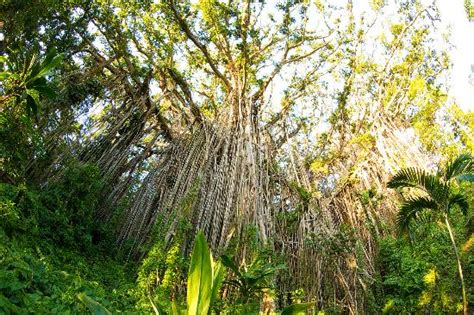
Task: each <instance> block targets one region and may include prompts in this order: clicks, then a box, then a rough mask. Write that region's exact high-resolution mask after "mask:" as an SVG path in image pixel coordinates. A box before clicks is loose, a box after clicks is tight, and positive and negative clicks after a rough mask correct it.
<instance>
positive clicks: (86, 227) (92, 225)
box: [0, 164, 474, 314]
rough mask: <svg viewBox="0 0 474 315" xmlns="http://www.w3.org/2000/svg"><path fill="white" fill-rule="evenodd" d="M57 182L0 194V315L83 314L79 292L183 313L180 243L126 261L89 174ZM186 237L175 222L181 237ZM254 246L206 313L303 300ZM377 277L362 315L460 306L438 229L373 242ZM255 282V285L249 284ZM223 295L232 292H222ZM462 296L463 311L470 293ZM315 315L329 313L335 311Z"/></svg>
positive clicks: (465, 222) (467, 252)
mask: <svg viewBox="0 0 474 315" xmlns="http://www.w3.org/2000/svg"><path fill="white" fill-rule="evenodd" d="M61 178H64V179H60V180H56V181H52V182H51V183H50V184H49V185H48V186H46V187H42V188H40V187H34V185H32V184H30V185H27V184H20V185H12V184H1V186H0V191H1V194H0V196H1V199H0V205H1V216H2V220H1V222H0V226H1V228H0V257H1V258H0V310H1V312H2V313H7V314H29V313H55V314H67V313H87V312H88V308H87V307H88V306H87V304H85V303H84V302H83V301H81V300H80V298H79V295H80V294H85V295H86V296H87V297H89V298H91V299H92V300H93V301H95V302H97V303H99V304H100V305H102V306H103V307H105V308H106V309H108V310H109V311H111V312H112V313H119V312H124V313H150V312H152V311H153V305H162V306H163V307H165V308H170V307H171V304H170V301H175V303H177V305H185V304H186V301H185V299H184V296H185V295H186V289H185V287H186V274H187V269H188V265H189V257H186V256H183V255H182V253H181V251H180V240H182V238H180V237H177V238H176V241H175V245H172V246H171V247H170V248H168V249H165V248H163V245H162V244H161V242H160V241H159V240H155V242H154V245H153V246H152V247H151V249H150V250H149V252H148V254H147V256H146V257H145V258H144V259H143V260H138V261H137V260H136V259H128V261H127V259H126V258H127V251H126V250H122V251H119V250H117V249H114V246H113V244H114V240H113V227H112V226H102V225H100V224H98V223H97V221H96V220H95V219H94V215H93V213H94V209H95V208H96V206H97V204H98V200H99V196H100V194H99V192H100V190H101V189H102V188H103V185H104V183H103V181H102V180H101V178H100V176H99V175H98V172H97V169H96V168H95V167H94V166H92V165H85V166H78V165H76V164H74V165H72V166H70V167H68V169H67V170H66V171H65V173H64V176H62V177H61ZM453 222H455V224H454V225H455V233H456V235H457V237H458V239H459V240H460V244H461V255H462V259H463V265H464V268H465V275H466V282H467V287H468V288H472V287H473V285H474V283H473V282H474V279H473V277H472V275H473V274H474V259H473V257H474V255H473V249H472V243H473V237H472V234H470V233H471V231H470V229H472V226H471V225H470V217H469V216H464V215H462V214H461V213H460V212H455V213H454V215H453ZM186 231H187V228H186V225H185V224H183V227H182V234H183V235H184V233H186ZM249 231H250V232H249V237H250V238H249V239H248V241H250V242H252V241H251V239H252V235H253V234H252V233H251V231H252V229H249ZM253 242H254V245H253V247H252V248H253V251H254V254H253V255H254V257H255V260H254V262H253V263H251V262H249V263H248V264H247V266H245V270H244V269H239V267H237V266H235V265H233V263H232V258H231V257H230V258H229V256H223V258H221V259H222V261H223V262H224V265H225V266H226V269H227V274H230V273H232V272H234V274H239V275H240V277H241V278H237V280H239V281H241V282H238V281H235V280H234V281H235V282H234V284H235V283H237V284H238V285H241V286H240V287H239V286H238V285H237V286H235V285H234V286H232V282H224V284H223V288H224V289H223V290H224V291H225V292H224V295H223V297H224V298H223V299H221V300H219V301H216V302H215V303H214V305H213V310H214V311H215V312H216V313H242V314H244V313H246V314H250V313H257V312H258V311H259V309H260V304H261V303H262V301H263V300H265V299H268V300H271V301H272V303H276V304H277V305H278V303H279V298H280V299H281V297H284V296H285V295H291V297H292V301H293V302H302V301H303V302H304V301H305V294H304V291H301V290H298V288H295V290H294V291H292V292H287V293H284V292H275V291H274V290H272V289H271V288H272V284H274V281H275V279H276V277H277V276H278V272H281V271H283V272H284V269H285V266H284V265H277V263H276V262H277V261H276V260H275V257H273V260H272V257H271V255H270V254H269V252H268V250H264V249H259V248H258V244H257V243H256V241H253ZM330 242H332V243H331V244H329V245H328V246H331V248H333V249H334V248H335V247H337V246H339V245H340V244H341V242H342V243H344V242H343V240H339V239H337V237H335V239H334V240H331V241H330ZM224 258H225V259H224ZM272 261H273V262H272ZM279 262H283V263H284V260H282V259H281V258H280V260H279ZM252 264H253V265H252ZM377 269H378V271H379V277H378V278H377V279H375V280H374V282H373V285H372V287H371V288H368V290H370V292H368V294H370V295H371V296H372V299H373V302H372V303H371V308H370V309H368V310H367V312H368V313H380V312H385V313H391V314H395V313H403V312H405V313H411V312H413V311H419V312H425V311H427V312H429V311H434V312H437V313H455V312H459V311H460V310H461V308H462V305H461V303H460V295H459V292H460V286H459V281H457V270H456V265H455V264H454V263H453V254H452V249H451V245H450V242H449V238H448V236H447V234H446V232H445V230H444V228H443V226H442V225H441V224H440V223H434V224H433V223H429V224H428V223H426V224H422V225H419V226H417V228H416V229H414V230H413V233H412V234H411V235H410V237H398V238H397V237H392V236H390V237H385V238H383V239H381V240H380V243H379V255H378V266H377ZM246 277H247V278H246ZM259 277H260V278H259ZM257 278H258V279H259V280H258V281H260V280H261V282H258V281H255V283H253V282H252V281H253V280H252V279H257ZM245 281H247V282H245ZM243 285H247V287H243ZM232 287H233V288H234V289H235V290H234V291H233V293H229V291H228V290H229V289H230V288H232ZM263 288H268V289H263ZM229 294H230V295H229ZM468 296H469V301H470V302H471V303H472V302H473V299H474V295H473V293H472V289H469V290H468ZM321 311H325V312H326V313H327V314H330V313H338V312H339V311H340V310H339V311H338V309H337V307H335V308H333V309H325V310H321Z"/></svg>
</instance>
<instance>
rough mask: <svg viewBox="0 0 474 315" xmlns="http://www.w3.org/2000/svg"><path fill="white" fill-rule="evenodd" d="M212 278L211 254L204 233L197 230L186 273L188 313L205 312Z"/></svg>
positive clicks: (191, 314)
mask: <svg viewBox="0 0 474 315" xmlns="http://www.w3.org/2000/svg"><path fill="white" fill-rule="evenodd" d="M212 278H213V277H212V263H211V254H210V252H209V247H208V246H207V242H206V239H205V238H204V234H203V233H202V232H199V233H198V235H197V237H196V240H195V242H194V249H193V253H192V256H191V264H190V266H189V273H188V291H187V303H188V314H190V315H198V314H207V312H208V310H209V307H210V304H211V296H212V282H213V279H212Z"/></svg>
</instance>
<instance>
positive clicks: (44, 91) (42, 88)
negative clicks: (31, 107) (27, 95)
mask: <svg viewBox="0 0 474 315" xmlns="http://www.w3.org/2000/svg"><path fill="white" fill-rule="evenodd" d="M33 89H35V90H36V91H38V93H40V94H41V95H45V96H47V97H49V98H54V97H56V96H57V94H56V91H54V90H53V89H52V88H51V87H49V86H47V85H38V86H35V87H33Z"/></svg>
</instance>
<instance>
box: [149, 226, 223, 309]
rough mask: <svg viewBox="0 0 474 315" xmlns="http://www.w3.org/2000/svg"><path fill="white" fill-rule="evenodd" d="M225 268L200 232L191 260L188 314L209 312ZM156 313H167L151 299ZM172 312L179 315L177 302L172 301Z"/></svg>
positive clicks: (187, 297) (187, 300)
mask: <svg viewBox="0 0 474 315" xmlns="http://www.w3.org/2000/svg"><path fill="white" fill-rule="evenodd" d="M223 278H224V268H223V266H222V264H221V263H220V262H214V260H213V259H212V254H211V252H210V250H209V246H208V245H207V242H206V239H205V237H204V234H203V233H202V232H199V233H198V235H197V236H196V240H195V241H194V248H193V252H192V255H191V262H190V265H189V271H188V285H187V296H186V302H187V309H186V314H188V315H199V314H208V313H210V310H211V308H212V305H213V303H214V301H215V300H216V298H217V294H218V293H219V289H220V286H221V284H222V280H223ZM150 302H151V304H152V307H153V310H154V311H155V313H156V314H167V312H166V311H164V310H163V307H162V306H161V305H160V304H158V305H155V304H154V303H153V301H152V300H151V299H150ZM170 304H171V312H170V313H171V314H173V315H178V314H180V310H179V308H178V306H177V305H176V303H175V302H174V301H172V302H171V303H170Z"/></svg>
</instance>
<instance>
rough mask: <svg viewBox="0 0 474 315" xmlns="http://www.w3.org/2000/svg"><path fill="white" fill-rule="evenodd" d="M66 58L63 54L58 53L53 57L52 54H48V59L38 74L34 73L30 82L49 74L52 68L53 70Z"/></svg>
mask: <svg viewBox="0 0 474 315" xmlns="http://www.w3.org/2000/svg"><path fill="white" fill-rule="evenodd" d="M63 59H64V55H63V54H59V55H56V56H54V57H52V56H51V55H48V56H46V59H45V60H44V62H43V63H42V65H41V68H40V69H39V71H38V73H37V74H34V73H32V77H31V78H30V79H29V80H28V82H32V81H34V80H36V79H38V78H41V77H44V76H45V75H47V74H48V73H49V72H50V71H51V70H53V69H54V68H55V67H56V66H57V65H58V64H59V63H61V61H62V60H63Z"/></svg>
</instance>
